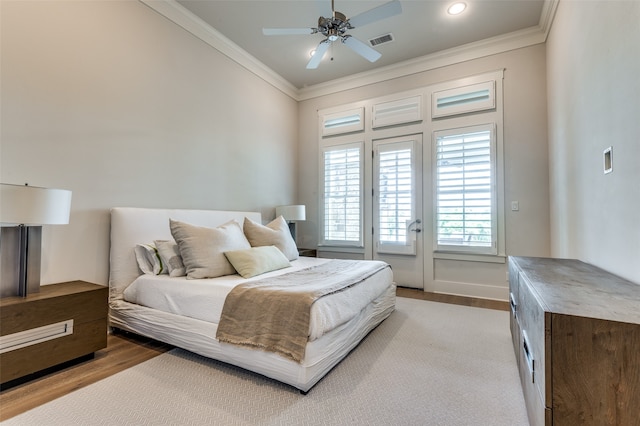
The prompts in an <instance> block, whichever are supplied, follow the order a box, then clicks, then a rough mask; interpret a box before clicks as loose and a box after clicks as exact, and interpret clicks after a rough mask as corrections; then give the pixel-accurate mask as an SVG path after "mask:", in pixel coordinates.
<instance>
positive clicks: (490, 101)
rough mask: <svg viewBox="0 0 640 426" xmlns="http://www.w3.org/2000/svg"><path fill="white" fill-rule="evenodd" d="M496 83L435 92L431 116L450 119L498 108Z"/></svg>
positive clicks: (489, 82) (488, 82)
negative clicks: (457, 115) (449, 117)
mask: <svg viewBox="0 0 640 426" xmlns="http://www.w3.org/2000/svg"><path fill="white" fill-rule="evenodd" d="M495 91H496V90H495V82H494V81H486V82H483V83H477V84H472V85H470V86H465V87H456V88H452V89H447V90H441V91H439V92H434V93H433V96H432V105H431V111H432V112H431V116H432V117H433V118H438V117H448V116H452V115H456V114H465V113H470V112H478V111H485V110H490V109H494V108H495V107H496V102H495V100H496V97H495Z"/></svg>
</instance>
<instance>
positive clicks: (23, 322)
mask: <svg viewBox="0 0 640 426" xmlns="http://www.w3.org/2000/svg"><path fill="white" fill-rule="evenodd" d="M108 291H109V289H108V287H105V286H100V285H96V284H90V283H87V282H84V281H71V282H65V283H59V284H51V285H44V286H42V287H40V291H39V292H38V293H33V294H29V295H28V296H27V297H7V298H3V299H0V317H1V318H0V342H1V345H0V348H1V349H0V383H2V384H8V382H11V381H14V380H17V379H21V378H24V377H25V376H28V375H30V374H32V373H36V372H39V371H41V370H44V369H46V368H49V367H53V366H56V365H58V364H61V363H65V362H67V361H71V360H75V359H77V358H80V357H83V356H87V355H92V354H93V353H94V352H95V351H97V350H100V349H103V348H105V347H106V346H107V309H108V302H107V298H108Z"/></svg>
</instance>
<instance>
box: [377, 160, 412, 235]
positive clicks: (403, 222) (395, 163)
mask: <svg viewBox="0 0 640 426" xmlns="http://www.w3.org/2000/svg"><path fill="white" fill-rule="evenodd" d="M378 155H379V160H378V161H379V182H378V192H379V193H378V198H379V209H380V212H379V214H380V223H379V229H380V237H379V238H380V242H381V243H383V244H403V245H404V244H407V223H408V222H409V221H411V219H412V218H413V170H412V169H413V167H412V162H413V159H412V150H411V148H406V149H396V150H389V151H382V150H381V151H380V152H379V154H378Z"/></svg>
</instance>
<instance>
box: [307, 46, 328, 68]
mask: <svg viewBox="0 0 640 426" xmlns="http://www.w3.org/2000/svg"><path fill="white" fill-rule="evenodd" d="M330 45H331V42H330V41H329V40H328V39H327V40H322V41H321V42H320V44H319V45H318V47H316V53H314V54H313V56H312V57H311V59H310V60H309V63H307V69H308V70H314V69H316V68H318V65H320V61H321V60H322V57H323V56H324V54H325V53H326V52H327V49H329V46H330Z"/></svg>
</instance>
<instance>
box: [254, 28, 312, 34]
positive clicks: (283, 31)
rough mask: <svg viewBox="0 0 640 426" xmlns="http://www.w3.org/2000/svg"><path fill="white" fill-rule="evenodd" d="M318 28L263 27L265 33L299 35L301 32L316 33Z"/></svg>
mask: <svg viewBox="0 0 640 426" xmlns="http://www.w3.org/2000/svg"><path fill="white" fill-rule="evenodd" d="M317 32H318V30H317V29H316V28H263V29H262V34H264V35H299V34H315V33H317Z"/></svg>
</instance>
